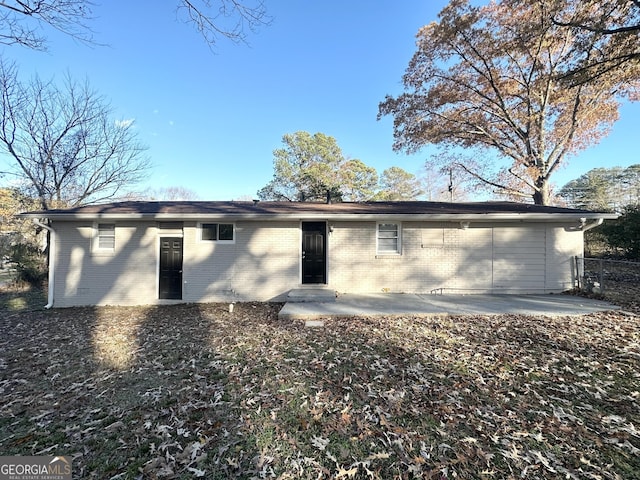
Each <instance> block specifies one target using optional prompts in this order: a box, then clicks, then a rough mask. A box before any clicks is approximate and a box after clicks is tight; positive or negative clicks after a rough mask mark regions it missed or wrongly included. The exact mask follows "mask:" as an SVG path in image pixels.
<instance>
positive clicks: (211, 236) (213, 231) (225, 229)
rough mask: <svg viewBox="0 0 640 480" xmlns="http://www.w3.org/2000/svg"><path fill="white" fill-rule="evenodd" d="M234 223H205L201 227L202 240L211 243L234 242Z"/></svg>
mask: <svg viewBox="0 0 640 480" xmlns="http://www.w3.org/2000/svg"><path fill="white" fill-rule="evenodd" d="M233 231H234V229H233V224H232V223H203V224H202V225H200V239H201V240H203V241H209V242H218V241H220V242H232V241H233Z"/></svg>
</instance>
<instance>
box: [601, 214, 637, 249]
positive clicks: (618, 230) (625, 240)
mask: <svg viewBox="0 0 640 480" xmlns="http://www.w3.org/2000/svg"><path fill="white" fill-rule="evenodd" d="M599 230H600V231H601V233H602V235H603V236H604V238H605V239H606V241H607V243H608V245H609V246H610V247H612V248H614V249H615V250H617V251H619V252H620V253H622V255H623V256H625V257H627V258H634V259H637V258H640V205H629V206H627V207H625V209H624V212H623V214H622V216H621V217H620V218H618V219H617V220H614V221H611V222H605V223H604V225H602V227H600V229H599Z"/></svg>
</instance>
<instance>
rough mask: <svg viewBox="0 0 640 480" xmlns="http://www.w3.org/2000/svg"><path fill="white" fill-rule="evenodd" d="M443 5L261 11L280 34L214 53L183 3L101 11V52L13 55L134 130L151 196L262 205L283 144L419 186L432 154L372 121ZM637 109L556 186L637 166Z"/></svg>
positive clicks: (68, 43)
mask: <svg viewBox="0 0 640 480" xmlns="http://www.w3.org/2000/svg"><path fill="white" fill-rule="evenodd" d="M446 3H447V2H446V1H444V0H429V1H427V0H402V1H400V2H399V1H397V0H376V1H363V0H350V1H344V0H343V1H336V0H325V1H323V2H303V1H293V0H265V4H266V6H267V8H268V11H269V14H270V15H271V16H272V17H273V22H272V24H271V25H270V26H267V27H263V28H261V29H260V31H259V32H258V33H257V34H250V35H249V38H248V40H249V42H250V45H249V46H246V45H235V44H232V43H230V42H228V41H224V40H222V41H221V42H220V43H219V44H218V46H217V48H216V52H215V53H212V51H211V50H210V49H209V48H208V46H207V45H206V44H205V43H204V41H203V40H202V39H201V37H200V36H199V35H198V34H197V33H196V32H195V30H194V29H193V28H192V27H191V26H190V25H186V24H184V23H181V22H180V21H177V20H176V16H177V14H176V3H174V2H173V1H172V0H163V1H162V2H153V5H154V6H153V7H150V6H149V5H150V4H151V2H140V1H130V0H109V1H108V2H107V1H103V5H99V6H98V7H97V8H96V9H95V12H94V14H95V16H96V17H97V18H96V19H95V20H94V21H93V22H92V23H91V26H92V28H93V30H94V31H95V39H96V41H97V42H99V43H101V44H104V46H93V47H88V46H86V45H83V44H79V43H77V42H75V41H73V40H71V39H69V38H66V37H64V36H61V35H58V34H55V33H54V34H51V35H49V38H50V40H51V41H50V45H49V52H46V53H42V52H32V51H28V50H26V49H21V48H19V47H5V48H4V49H3V50H4V54H5V55H6V56H7V57H9V58H12V59H14V60H16V61H17V63H18V65H19V67H20V71H21V74H22V76H23V77H24V76H29V75H32V74H34V73H36V72H37V73H38V74H39V75H40V76H41V77H43V78H50V77H51V76H53V75H55V76H56V77H57V78H60V79H61V78H62V76H63V75H64V73H65V72H67V71H68V72H69V73H70V74H71V75H72V76H73V77H74V78H77V79H84V78H86V79H88V81H89V82H90V84H91V85H92V87H94V88H95V89H96V90H98V91H99V92H100V93H101V94H103V95H104V96H105V97H106V98H108V99H109V100H110V102H111V104H112V106H113V107H114V108H115V111H116V115H117V117H118V118H119V119H123V120H130V119H133V120H135V128H136V129H137V131H138V135H139V139H140V140H141V141H142V142H143V143H144V144H146V145H147V146H148V147H149V149H148V151H147V154H148V156H149V157H150V159H151V161H152V162H153V165H154V168H153V170H152V173H151V175H150V177H149V180H148V186H150V187H154V188H159V187H171V186H182V187H187V188H189V189H191V190H194V191H195V192H196V193H197V194H198V195H199V197H200V198H201V199H206V200H229V199H238V198H246V197H255V194H256V191H257V190H258V189H260V188H261V187H263V186H264V185H265V184H266V183H267V182H268V181H269V180H270V179H271V178H272V173H273V168H272V166H273V163H272V162H273V156H272V152H273V150H274V149H276V148H279V147H280V146H281V145H282V144H281V139H282V135H284V134H285V133H293V132H295V131H298V130H306V131H308V132H310V133H315V132H322V133H325V134H327V135H331V136H333V137H335V138H336V140H337V142H338V145H339V146H340V147H341V148H342V150H343V152H344V153H345V155H347V156H348V157H351V158H359V159H361V160H362V161H363V162H365V163H366V164H368V165H371V166H373V167H375V168H376V169H377V170H378V172H379V173H381V172H382V170H384V169H385V168H388V167H390V166H394V165H396V166H399V167H402V168H404V169H405V170H408V171H410V172H412V173H415V174H420V170H421V168H422V165H423V164H424V160H425V159H426V158H427V157H428V156H429V154H430V152H431V151H432V150H430V149H424V150H423V151H422V152H420V153H419V154H417V155H412V156H407V155H404V154H398V153H395V152H393V151H392V148H391V145H392V142H393V137H392V135H393V132H392V119H391V118H384V119H382V120H381V121H378V120H376V115H377V111H378V103H379V102H380V101H381V100H383V98H384V96H385V94H398V93H400V92H401V90H402V87H401V76H402V74H403V73H404V70H405V68H406V66H407V64H408V61H409V59H410V58H411V56H412V54H413V52H414V45H415V43H414V42H415V34H416V33H417V31H418V29H419V27H420V26H422V25H424V24H427V23H429V22H431V21H433V20H435V19H436V16H437V13H438V12H439V11H440V10H441V9H442V8H443V7H444V6H445V5H446ZM638 124H640V105H638V104H629V105H624V106H623V108H622V110H621V118H620V121H619V122H618V123H617V124H616V125H615V127H614V130H613V132H612V133H611V135H610V136H609V137H608V138H606V139H605V140H604V141H603V142H601V144H600V145H598V146H596V147H594V148H591V149H590V150H588V151H585V152H584V153H582V154H580V155H579V156H578V157H576V158H573V159H571V161H570V163H569V165H568V166H566V167H564V168H563V169H562V170H561V171H560V172H558V173H557V174H556V175H555V182H556V183H557V184H558V186H562V185H563V184H564V183H566V182H567V181H569V180H571V179H573V178H576V177H578V176H580V175H582V174H583V173H585V172H587V171H588V170H590V169H592V168H595V167H609V166H616V165H621V166H627V165H630V164H633V163H640V159H639V158H638V155H637V141H636V138H635V135H637V125H638Z"/></svg>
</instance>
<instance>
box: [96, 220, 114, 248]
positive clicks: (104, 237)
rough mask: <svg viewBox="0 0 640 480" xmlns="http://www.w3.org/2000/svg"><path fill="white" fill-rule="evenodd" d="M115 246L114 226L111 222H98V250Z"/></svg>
mask: <svg viewBox="0 0 640 480" xmlns="http://www.w3.org/2000/svg"><path fill="white" fill-rule="evenodd" d="M115 248H116V226H115V225H114V224H113V223H99V224H98V250H113V249H115Z"/></svg>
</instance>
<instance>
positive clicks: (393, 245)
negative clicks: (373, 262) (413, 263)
mask: <svg viewBox="0 0 640 480" xmlns="http://www.w3.org/2000/svg"><path fill="white" fill-rule="evenodd" d="M378 253H379V254H382V255H393V254H396V255H397V254H399V253H400V225H399V224H397V223H379V224H378Z"/></svg>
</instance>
